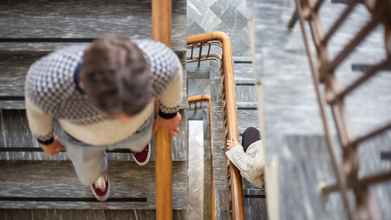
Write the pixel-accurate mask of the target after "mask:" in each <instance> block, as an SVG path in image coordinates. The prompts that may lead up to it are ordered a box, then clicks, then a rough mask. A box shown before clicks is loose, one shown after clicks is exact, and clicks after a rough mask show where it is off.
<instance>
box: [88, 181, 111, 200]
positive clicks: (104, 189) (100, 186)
mask: <svg viewBox="0 0 391 220" xmlns="http://www.w3.org/2000/svg"><path fill="white" fill-rule="evenodd" d="M90 189H91V192H92V194H94V196H95V198H96V199H97V200H99V201H101V202H104V201H106V200H107V199H108V198H109V195H110V181H109V177H108V176H107V175H102V176H100V177H98V179H96V180H95V182H94V183H93V184H91V185H90Z"/></svg>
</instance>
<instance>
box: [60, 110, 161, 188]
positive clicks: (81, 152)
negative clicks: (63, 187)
mask: <svg viewBox="0 0 391 220" xmlns="http://www.w3.org/2000/svg"><path fill="white" fill-rule="evenodd" d="M153 121H154V120H153V116H151V117H150V118H149V119H148V120H147V121H146V122H145V123H144V125H143V126H142V127H141V128H140V129H139V130H137V131H136V133H135V134H133V135H132V136H130V137H128V138H126V139H125V140H123V141H120V142H118V143H115V144H112V145H107V146H106V145H105V146H95V145H89V144H86V143H83V142H81V141H79V140H77V139H75V138H73V137H72V136H70V135H69V134H67V133H66V132H65V131H64V130H62V129H58V131H57V132H56V135H57V136H58V138H59V139H60V141H61V143H62V144H63V145H64V146H65V149H66V152H67V155H68V157H69V159H70V160H71V161H72V164H73V166H74V168H75V171H76V174H77V176H78V177H79V180H80V182H81V183H82V184H84V185H87V186H88V185H91V184H92V183H93V182H94V181H95V180H96V179H97V178H98V177H99V176H100V175H102V174H105V173H107V170H108V161H107V156H106V153H105V151H106V150H113V149H129V150H131V151H133V152H140V151H142V150H143V149H144V147H145V146H146V145H147V144H148V143H149V142H150V141H151V139H152V131H153Z"/></svg>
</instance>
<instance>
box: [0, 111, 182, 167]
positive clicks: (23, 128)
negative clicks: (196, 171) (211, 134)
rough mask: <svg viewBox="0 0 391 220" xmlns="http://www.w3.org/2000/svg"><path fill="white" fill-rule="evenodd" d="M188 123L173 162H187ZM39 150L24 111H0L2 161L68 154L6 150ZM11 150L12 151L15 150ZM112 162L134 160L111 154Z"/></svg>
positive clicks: (176, 140)
mask: <svg viewBox="0 0 391 220" xmlns="http://www.w3.org/2000/svg"><path fill="white" fill-rule="evenodd" d="M186 129H187V126H186V123H185V122H184V123H182V124H181V129H180V132H179V133H178V135H177V136H176V137H175V138H174V139H173V144H172V160H173V161H186V160H187V145H186V132H187V131H186ZM20 147H23V148H27V149H31V148H33V147H35V148H38V147H39V146H38V143H37V142H36V141H35V140H33V138H32V136H31V133H30V129H29V127H28V122H27V118H26V114H25V112H24V110H3V111H0V159H1V160H65V159H66V156H65V155H66V153H60V155H59V156H56V157H49V156H46V155H45V154H44V153H42V152H7V150H8V149H6V148H13V149H15V148H20ZM13 149H11V150H13ZM110 157H111V158H112V160H132V157H131V155H130V154H129V153H111V154H110ZM151 160H152V161H154V160H155V152H154V146H153V147H152V158H151Z"/></svg>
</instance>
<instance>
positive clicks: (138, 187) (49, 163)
mask: <svg viewBox="0 0 391 220" xmlns="http://www.w3.org/2000/svg"><path fill="white" fill-rule="evenodd" d="M185 2H186V1H185V0H176V1H173V2H172V47H173V48H174V49H175V51H176V52H177V53H178V55H179V56H180V57H182V58H183V57H184V56H183V55H184V53H185V21H186V12H185V8H186V3H185ZM151 5H152V2H151V0H131V1H126V0H115V1H98V0H83V1H76V0H62V1H59V0H56V1H49V0H39V1H32V0H31V1H30V0H29V1H20V0H15V1H2V2H0V69H1V72H0V169H1V171H2V172H0V219H18V220H23V219H118V220H120V219H155V216H156V212H155V207H156V206H155V201H156V199H155V195H156V193H155V192H156V191H155V184H156V183H155V156H153V157H152V161H151V162H150V163H149V164H148V165H147V166H146V167H138V166H137V165H136V164H135V163H134V162H133V161H132V159H131V157H130V154H129V152H125V151H113V152H108V153H109V158H110V165H109V167H110V170H109V172H110V177H111V179H112V194H111V198H110V199H109V200H108V201H107V202H104V203H101V202H97V201H96V200H95V199H94V197H93V195H92V194H91V193H90V191H89V189H88V188H86V187H85V186H82V185H81V184H80V183H79V181H78V179H77V177H76V175H75V173H74V171H73V167H72V165H71V163H70V161H69V160H68V159H67V157H66V154H65V152H63V153H60V154H59V155H58V156H56V157H48V156H46V155H44V154H43V153H42V152H41V151H40V148H39V146H38V144H37V143H36V141H35V140H33V138H32V136H31V134H30V132H29V128H28V125H27V121H26V117H25V112H24V97H23V96H24V77H25V74H26V72H27V70H28V68H29V66H30V65H31V64H32V63H33V62H34V61H36V60H37V59H39V58H40V57H42V56H44V55H46V54H47V53H50V52H51V51H53V50H55V49H56V48H60V47H63V46H67V45H71V44H85V43H88V42H90V41H92V40H93V39H95V38H96V37H97V36H99V35H100V34H103V33H121V34H125V35H129V36H132V37H135V38H146V37H151V29H152V16H151V15H152V10H151ZM185 94H186V93H185ZM186 123H187V122H186V120H184V123H183V125H182V130H181V133H180V134H179V135H178V136H177V137H176V138H175V139H174V140H173V145H172V161H173V163H172V176H173V179H172V182H173V186H172V189H173V209H174V212H173V213H174V214H173V217H174V219H183V218H185V216H186V210H185V209H186V206H187V179H188V174H187V172H188V171H187V154H188V152H187V141H186V140H187V130H186V128H187V125H186ZM157 171H158V170H157Z"/></svg>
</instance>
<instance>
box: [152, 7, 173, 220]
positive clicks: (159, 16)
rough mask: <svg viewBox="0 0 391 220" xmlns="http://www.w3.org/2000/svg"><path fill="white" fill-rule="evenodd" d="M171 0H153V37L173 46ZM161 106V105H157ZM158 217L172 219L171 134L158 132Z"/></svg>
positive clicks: (164, 131) (158, 219) (165, 219)
mask: <svg viewBox="0 0 391 220" xmlns="http://www.w3.org/2000/svg"><path fill="white" fill-rule="evenodd" d="M171 13H172V2H171V0H152V38H153V39H154V40H156V41H160V42H162V43H164V44H166V45H167V46H169V47H170V46H171ZM157 106H159V105H157ZM155 140H156V148H155V149H156V168H155V173H156V219H157V220H167V219H172V160H171V136H170V134H169V133H168V131H167V130H162V129H159V130H158V131H157V132H156V136H155Z"/></svg>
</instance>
